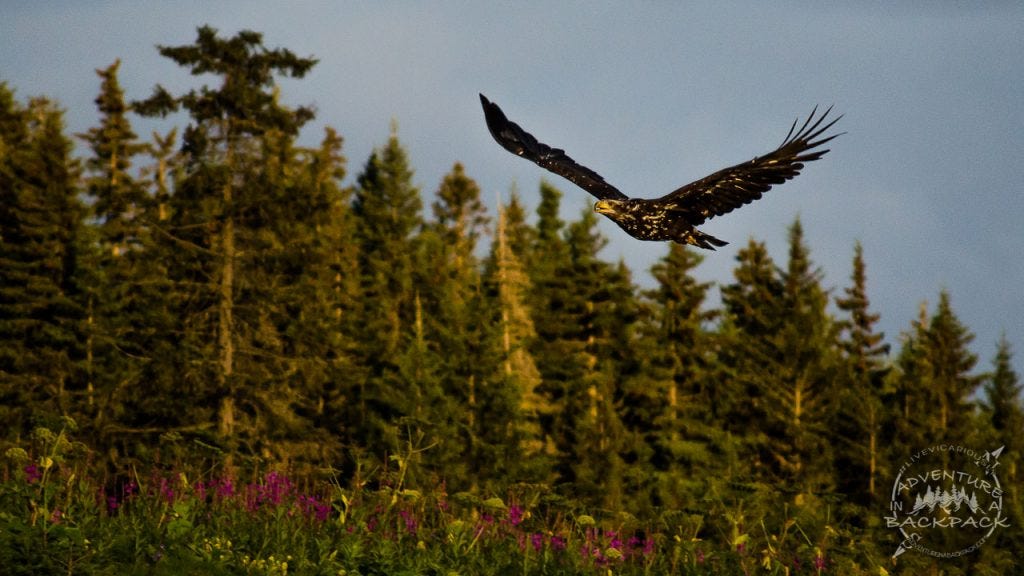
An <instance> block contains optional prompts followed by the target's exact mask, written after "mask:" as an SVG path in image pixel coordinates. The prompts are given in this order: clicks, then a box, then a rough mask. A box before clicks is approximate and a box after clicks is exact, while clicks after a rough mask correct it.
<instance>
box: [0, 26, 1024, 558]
mask: <svg viewBox="0 0 1024 576" xmlns="http://www.w3.org/2000/svg"><path fill="white" fill-rule="evenodd" d="M160 51H161V53H162V54H163V55H164V56H166V57H167V58H168V59H169V60H171V61H173V62H174V63H175V64H177V65H179V66H182V67H183V68H185V69H187V70H189V71H190V72H192V73H193V74H194V75H195V76H196V77H197V79H198V80H200V81H202V80H208V79H213V80H214V81H215V85H213V86H210V85H205V84H202V82H200V85H199V86H197V87H196V88H193V89H190V90H186V91H184V92H182V93H180V94H171V93H170V92H168V91H167V90H166V89H164V88H162V87H160V86H157V87H156V88H155V90H154V93H153V96H152V97H151V98H149V99H146V100H143V101H140V102H133V103H131V104H128V103H126V101H125V97H124V94H123V91H122V89H121V87H120V84H119V82H118V77H117V72H118V64H119V63H118V62H115V63H114V64H113V65H111V66H109V67H108V68H105V69H103V70H100V71H98V74H99V77H100V87H99V96H98V97H97V99H96V105H97V108H98V110H99V115H100V118H99V122H98V125H97V127H95V128H93V129H90V130H88V131H87V132H86V133H85V134H84V135H82V136H81V138H82V139H83V141H84V142H85V143H86V144H87V150H84V158H83V162H82V167H84V170H80V169H79V164H78V162H77V161H76V160H75V159H74V158H72V157H71V147H70V142H69V140H68V139H67V138H66V137H65V136H64V134H63V127H62V123H61V112H60V110H59V109H58V108H57V107H56V106H55V105H54V104H53V103H50V102H48V101H46V100H45V99H41V98H37V99H31V100H28V101H27V102H26V103H21V102H18V101H17V100H16V99H15V97H14V93H13V91H12V90H10V89H8V88H7V87H6V86H2V85H0V200H2V201H0V248H2V249H0V416H3V418H4V422H5V423H7V424H8V426H6V427H5V429H4V433H3V437H2V439H0V441H2V442H3V444H2V445H0V448H2V449H3V450H4V451H5V457H6V460H5V461H4V463H3V468H0V479H2V480H0V566H4V567H5V569H7V567H13V568H11V570H14V572H13V573H57V572H59V573H115V572H116V573H122V572H150V573H158V574H159V573H167V574H177V573H204V574H205V573H213V574H218V573H221V574H236V573H247V574H251V573H267V574H285V573H309V574H325V573H330V574H337V573H345V574H375V573H379V574H395V573H438V574H447V573H466V574H469V573H472V574H506V573H509V572H521V573H541V574H577V573H593V574H607V573H617V574H660V573H680V574H734V573H754V572H760V571H764V572H766V573H774V574H784V573H844V574H846V573H849V574H857V573H870V574H882V573H891V574H896V573H907V574H910V573H921V572H923V571H928V570H931V571H933V572H936V571H938V570H939V569H940V564H938V563H937V562H936V561H935V560H932V559H929V558H927V557H923V556H921V555H917V556H914V555H911V554H906V555H904V556H901V557H900V558H899V559H898V560H897V561H896V562H895V563H893V561H892V560H891V558H890V555H891V553H892V551H893V549H894V546H895V544H896V542H895V539H896V534H895V533H894V531H892V530H890V529H885V528H884V527H883V526H882V525H881V524H882V516H883V514H884V506H885V495H886V492H887V491H888V490H889V486H890V483H891V481H892V479H893V475H894V474H893V473H894V471H893V467H894V466H895V465H897V464H898V463H899V462H902V461H904V460H905V459H906V458H907V457H908V456H910V455H911V454H913V453H914V452H915V451H917V450H920V449H922V448H924V447H927V446H931V445H933V444H935V443H938V442H955V443H966V444H968V445H970V446H972V447H979V448H981V447H983V448H986V449H992V448H995V447H997V446H998V445H1000V444H1001V445H1004V446H1006V449H1005V452H1004V454H1003V456H1002V458H1001V460H1000V465H1001V466H1004V468H1002V469H1001V472H1004V471H1005V475H1004V476H1001V477H1004V478H1005V479H1006V480H1007V481H1006V499H1005V502H1006V514H1007V516H1008V518H1010V522H1011V528H1009V529H1006V530H1003V531H1001V532H1000V534H999V537H998V539H997V540H995V541H993V542H992V543H991V545H988V544H987V545H986V546H985V547H984V548H983V551H982V553H981V554H978V555H973V556H969V557H965V558H962V559H960V560H956V561H950V562H948V563H943V564H941V569H942V570H948V571H949V572H950V573H957V571H959V572H963V573H967V572H976V573H985V571H988V572H989V573H999V572H1005V571H1007V570H1009V568H1008V567H1009V566H1011V565H1012V564H1011V563H1012V558H1011V554H1010V553H1009V552H1007V551H1010V550H1017V549H1019V548H1020V545H1021V542H1024V537H1022V536H1021V535H1022V534H1024V531H1022V529H1021V527H1022V526H1024V512H1022V510H1024V506H1022V504H1021V502H1022V499H1021V495H1020V488H1019V484H1020V482H1019V479H1020V472H1019V466H1020V454H1019V451H1020V450H1021V449H1022V448H1024V445H1021V444H1020V442H1019V440H1018V439H1019V438H1021V437H1024V429H1022V427H1024V417H1022V416H1021V414H1022V413H1024V411H1022V409H1021V405H1020V385H1019V383H1018V382H1017V378H1016V374H1015V373H1014V372H1013V369H1012V362H1011V355H1010V347H1009V343H1006V342H1005V341H1004V342H1002V343H1001V344H1000V348H999V353H998V354H997V357H996V358H995V359H994V364H993V371H992V372H991V373H990V374H986V375H979V374H976V373H975V372H974V370H975V364H976V357H975V356H974V355H973V354H972V353H971V351H970V349H969V347H970V344H971V339H972V337H973V336H972V335H971V333H970V331H969V330H968V329H967V327H965V326H963V325H962V324H961V323H960V321H959V320H958V319H957V317H956V315H955V313H954V311H953V307H952V304H951V301H950V296H949V294H947V293H945V292H942V293H940V297H939V301H938V305H937V306H936V308H935V309H934V310H929V309H928V308H927V307H922V310H921V312H920V314H919V316H918V318H917V319H916V320H915V321H914V322H912V323H911V325H910V328H909V330H908V331H907V333H906V334H905V335H904V338H903V339H902V340H901V342H900V347H899V350H898V351H897V353H896V354H895V356H893V357H890V356H889V351H888V347H887V345H886V344H885V342H884V337H883V335H882V334H880V333H877V332H876V331H875V325H876V323H877V321H878V315H877V314H873V313H872V312H871V309H870V303H869V299H868V291H867V288H866V286H867V279H866V265H865V263H864V259H863V254H862V250H861V248H860V246H859V245H857V246H855V247H854V258H853V270H852V274H851V276H850V280H851V285H850V286H849V287H847V288H845V289H844V292H843V295H842V296H841V297H837V298H836V299H835V304H836V307H837V309H838V312H834V311H832V310H830V309H829V306H828V305H829V301H830V298H831V297H832V295H831V293H830V290H829V289H828V288H826V287H825V284H824V281H825V279H824V277H823V274H822V273H821V271H820V270H819V269H818V268H816V266H815V265H814V263H813V261H812V258H811V251H810V248H809V247H808V246H807V245H806V243H805V240H804V236H803V227H802V224H801V222H800V221H799V220H796V221H795V222H794V223H793V225H792V226H791V227H790V231H789V232H790V234H789V245H788V253H787V259H786V262H785V263H784V265H781V266H780V265H776V263H775V261H773V259H772V258H771V257H770V256H769V252H768V248H767V246H765V245H764V244H763V243H761V242H758V241H757V240H755V239H751V240H750V242H749V244H748V245H747V246H745V247H743V248H742V249H741V250H740V251H739V252H738V254H737V257H736V263H735V269H734V281H732V282H730V283H728V284H725V285H723V286H720V291H721V302H720V303H719V302H717V301H715V300H714V299H713V298H711V296H712V295H713V294H714V293H715V290H714V288H715V286H713V285H712V284H711V283H708V282H702V281H700V280H699V279H698V278H699V274H698V273H697V268H698V266H699V264H700V262H701V256H700V255H698V253H696V252H694V251H693V250H691V249H689V248H686V247H683V246H678V245H669V246H668V247H667V249H665V253H664V256H663V257H662V258H661V259H660V260H659V261H658V262H657V263H656V264H655V265H654V266H653V268H652V269H651V271H650V272H651V277H652V279H653V282H652V283H651V285H650V286H648V287H646V288H645V289H640V288H638V287H637V286H636V285H635V284H634V282H633V279H632V271H631V270H629V269H628V268H627V267H626V266H625V264H623V263H621V262H618V263H613V262H608V261H607V260H605V259H604V258H603V257H602V249H603V248H604V246H605V244H606V239H605V238H603V237H602V236H601V234H600V233H599V232H598V230H597V221H598V220H597V216H596V215H595V214H594V213H593V212H592V211H590V210H586V211H584V212H583V213H582V214H581V215H580V216H579V217H578V218H576V219H573V220H571V221H564V220H562V219H561V217H560V201H561V195H562V193H561V192H560V191H559V190H558V189H557V188H556V187H554V186H553V185H551V184H550V183H547V182H541V184H540V186H539V190H538V193H539V202H538V204H537V207H536V214H535V215H528V214H527V210H526V208H525V207H524V205H523V203H522V202H521V201H520V197H519V195H518V194H516V193H513V194H512V195H511V196H510V198H509V200H508V201H507V203H505V204H504V205H503V206H501V207H500V209H499V211H498V212H497V216H496V218H494V221H493V222H492V219H491V218H489V217H488V214H487V210H486V209H485V206H484V202H483V201H482V199H481V190H480V187H479V186H478V185H477V183H476V182H475V181H474V180H473V179H472V178H471V177H470V176H469V171H468V170H467V169H466V168H465V167H464V166H463V165H462V164H460V163H458V162H454V163H453V166H452V169H451V171H450V172H449V173H448V174H446V175H445V176H444V177H443V179H442V180H441V182H440V183H439V185H438V186H437V189H436V190H435V191H434V193H433V194H432V195H431V196H429V202H430V204H429V208H430V210H429V213H428V214H426V215H425V214H424V201H425V200H424V197H423V195H422V194H421V191H420V188H419V187H418V186H417V184H416V183H415V182H414V170H413V163H412V160H411V159H410V158H409V156H408V153H407V151H406V148H405V147H404V145H403V144H402V142H401V141H400V140H399V138H398V135H397V131H396V129H395V128H394V127H393V128H392V131H391V134H390V136H389V138H388V140H387V141H386V143H385V144H384V145H383V146H380V147H378V148H376V149H375V150H374V151H373V152H372V153H371V154H370V157H369V158H368V159H367V160H366V162H365V164H363V167H362V170H361V171H360V172H359V173H358V174H356V175H355V178H354V183H353V185H351V186H349V185H346V184H345V183H344V182H345V179H346V175H347V170H346V166H347V160H346V158H345V156H344V155H343V140H342V137H341V136H340V135H339V134H338V133H337V132H336V131H335V130H333V129H331V128H329V127H327V128H325V129H324V133H323V137H322V139H321V140H320V142H319V144H318V145H316V146H314V147H311V148H306V147H303V146H300V145H299V143H298V142H300V140H299V135H300V131H301V129H302V128H303V126H304V125H305V124H306V123H307V122H308V121H309V120H310V119H311V118H312V110H311V109H310V108H308V107H297V108H289V107H285V106H283V105H282V104H281V102H282V99H281V94H280V89H279V86H278V84H277V82H276V80H277V78H279V77H282V76H285V77H293V78H301V77H303V76H304V75H305V74H306V73H308V72H309V70H311V68H312V66H314V65H315V63H316V60H314V59H312V58H299V57H297V56H295V55H294V54H292V53H291V52H290V51H288V50H285V49H267V48H265V47H264V46H263V43H262V36H261V35H260V34H258V33H255V32H249V31H242V32H239V33H238V34H236V35H235V36H232V37H229V38H222V37H219V36H218V34H217V32H216V31H215V30H213V29H212V28H209V27H202V28H200V29H199V30H198V34H197V38H196V41H195V42H194V43H193V44H189V45H184V46H174V47H161V48H160ZM174 111H183V112H184V113H185V114H186V115H187V116H186V118H185V121H184V122H185V125H184V126H182V127H180V133H181V134H182V137H181V138H180V139H179V138H178V134H179V128H174V129H171V130H170V131H169V132H168V133H166V134H163V135H160V134H154V135H153V136H152V139H151V140H150V141H148V142H143V141H140V140H139V138H138V137H137V135H136V134H135V132H134V130H133V128H132V124H131V115H132V114H133V113H134V114H140V115H144V116H152V115H158V116H159V115H166V114H169V113H171V112H174ZM179 140H180V141H179ZM492 224H493V225H494V226H493V228H491V226H492ZM488 240H489V241H490V243H489V246H488V245H485V243H486V242H487V241H488ZM645 247H647V248H652V249H658V247H657V246H656V245H653V244H652V245H650V246H645ZM983 381H984V382H985V383H986V386H985V389H984V392H985V394H984V401H983V402H981V403H978V402H977V400H979V398H977V397H976V396H975V393H976V390H977V388H978V386H979V384H980V383H981V382H983ZM72 437H74V438H78V439H81V442H79V441H78V440H73V439H72ZM243 479H245V481H243Z"/></svg>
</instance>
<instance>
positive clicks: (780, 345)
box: [766, 218, 839, 492]
mask: <svg viewBox="0 0 1024 576" xmlns="http://www.w3.org/2000/svg"><path fill="white" fill-rule="evenodd" d="M782 282H783V299H782V302H783V309H784V310H785V313H784V315H783V318H782V326H781V330H780V332H779V333H778V334H777V337H776V339H775V348H776V349H777V350H778V353H779V356H778V357H779V358H780V362H779V366H780V368H781V370H780V372H779V374H778V380H777V381H776V379H767V380H766V382H770V383H772V386H771V387H770V388H768V389H767V392H768V394H769V395H770V396H771V397H773V400H774V406H773V408H772V410H771V411H770V417H771V420H774V422H775V424H776V425H777V426H778V428H777V430H778V432H779V433H780V434H781V438H780V440H781V442H778V443H776V448H775V449H774V450H773V452H774V454H773V456H774V459H775V461H776V462H777V463H778V464H779V469H780V471H782V472H783V477H784V478H788V479H790V480H792V481H793V482H794V484H795V486H794V487H795V488H802V489H804V490H808V491H810V492H820V491H821V490H823V489H831V482H832V477H831V470H832V462H831V446H830V445H829V442H828V440H827V439H826V436H827V432H828V427H827V423H828V422H829V421H830V420H831V416H832V411H833V410H834V409H835V403H834V401H833V399H834V394H835V381H836V377H837V375H838V373H839V364H838V350H837V348H838V340H837V330H836V325H835V323H834V322H833V321H832V318H831V316H830V315H829V314H828V311H827V309H826V307H827V305H828V293H827V292H826V291H825V290H824V289H823V288H822V287H821V271H820V270H819V269H817V268H815V267H814V265H813V263H812V262H811V259H810V251H809V249H808V247H807V245H806V243H805V242H804V237H803V226H802V224H801V222H800V220H799V218H798V219H796V220H795V221H794V222H793V224H792V225H791V226H790V228H789V260H788V262H787V266H786V270H785V271H784V272H783V274H782ZM776 383H777V384H780V385H779V386H777V387H776V386H775V384H776Z"/></svg>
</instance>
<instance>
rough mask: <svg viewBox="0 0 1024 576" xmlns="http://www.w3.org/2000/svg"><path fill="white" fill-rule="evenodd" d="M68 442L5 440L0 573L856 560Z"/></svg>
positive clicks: (777, 564) (770, 534)
mask: <svg viewBox="0 0 1024 576" xmlns="http://www.w3.org/2000/svg"><path fill="white" fill-rule="evenodd" d="M74 453H75V449H73V443H72V442H70V441H69V440H68V438H67V435H66V433H65V431H61V432H59V433H57V434H54V433H52V432H49V433H42V432H40V433H38V434H36V435H34V442H33V445H32V446H30V447H28V448H27V449H26V448H21V447H14V448H10V449H8V450H7V451H6V452H5V456H6V459H5V462H4V464H5V466H6V468H5V470H6V471H5V472H3V475H2V476H0V561H2V562H3V565H4V566H11V567H13V568H12V569H10V570H11V571H10V573H11V574H15V575H16V574H32V573H53V572H57V573H68V572H78V571H82V572H90V571H92V572H104V571H106V572H110V571H114V572H133V571H137V570H136V569H138V570H143V571H149V572H152V573H166V574H170V573H181V572H191V573H214V572H217V573H247V574H282V575H283V574H302V573H310V574H313V573H317V574H319V573H331V574H342V573H344V574H352V573H394V572H438V573H447V572H450V571H456V572H459V573H473V574H503V573H509V572H518V573H538V574H545V573H549V574H580V573H583V574H586V573H590V574H608V573H613V574H656V573H679V574H731V573H742V572H747V573H754V572H756V571H764V570H767V571H768V573H786V572H789V573H793V574H797V573H812V574H827V573H857V572H858V570H856V566H855V565H851V564H850V563H849V562H847V563H846V564H845V565H843V564H842V563H841V560H842V557H841V554H842V550H841V547H839V546H837V542H836V540H837V535H836V532H835V530H833V529H832V528H830V527H829V526H828V525H827V524H825V525H823V526H821V527H820V528H819V527H813V526H809V527H807V528H806V529H805V528H802V527H801V526H800V525H798V524H797V521H796V520H793V519H790V520H787V521H785V523H783V524H782V525H781V526H782V527H781V529H778V530H774V531H772V530H770V529H769V528H768V524H766V523H764V522H762V523H761V527H762V530H761V532H762V533H763V534H758V533H757V532H750V531H748V529H747V526H749V525H750V521H749V518H745V517H744V516H743V514H740V513H729V514H725V513H723V512H721V511H718V512H716V513H717V514H718V515H719V517H720V518H723V519H727V520H724V521H721V522H719V523H718V524H717V526H718V528H717V530H720V531H721V533H722V536H724V537H723V538H715V529H713V528H710V527H708V523H709V520H708V517H706V516H696V517H693V518H690V517H685V516H683V517H681V516H678V515H674V516H673V515H666V516H664V517H663V518H661V519H658V520H655V521H653V522H650V521H648V522H644V521H639V520H637V519H635V518H632V517H631V516H630V515H628V514H623V513H617V514H615V513H607V512H602V513H600V514H598V513H589V514H587V513H581V511H580V510H578V509H577V508H575V507H574V506H573V505H572V504H571V503H567V502H566V501H564V500H561V499H557V498H547V495H548V494H549V491H548V490H547V489H546V488H543V487H530V488H522V487H520V488H516V489H514V490H511V491H510V493H509V494H508V495H507V496H506V497H507V503H506V500H505V499H502V498H498V497H493V496H492V497H489V498H480V497H479V496H477V495H475V494H471V493H465V492H463V493H457V494H452V495H449V494H448V492H447V487H446V485H445V484H444V483H440V484H438V485H437V486H435V487H433V488H429V487H428V488H422V487H421V488H420V489H410V488H408V487H404V486H403V485H402V483H400V482H384V481H382V482H380V483H379V486H380V487H379V488H377V489H367V488H361V487H359V485H357V486H356V487H354V488H352V487H346V486H344V485H343V484H342V482H341V481H339V480H337V479H336V478H321V479H319V480H315V479H311V478H307V477H298V476H294V475H292V474H290V473H289V472H288V471H287V470H276V469H272V470H269V471H265V472H262V473H260V474H258V475H254V474H252V473H250V475H249V476H244V475H240V474H238V473H216V471H214V472H207V473H205V474H199V473H196V472H195V471H194V470H192V469H186V468H182V469H180V470H156V471H153V472H150V473H148V474H138V473H136V472H135V471H128V472H126V473H125V474H124V475H123V476H120V477H115V478H113V479H110V478H102V477H101V478H95V477H92V476H91V474H90V470H89V468H88V463H89V458H85V457H80V456H83V455H85V456H87V455H88V454H87V452H81V451H80V450H79V453H78V454H77V456H79V457H74V456H75V454H74ZM207 470H209V469H207ZM213 470H216V468H214V469H213ZM688 518H690V519H688ZM810 533H820V534H822V536H821V537H819V538H817V539H811V538H810V537H809V536H808V534H810ZM796 535H799V537H797V536H796ZM161 567H163V568H161ZM872 573H878V572H877V569H876V570H875V571H872Z"/></svg>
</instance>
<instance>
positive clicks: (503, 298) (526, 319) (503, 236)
mask: <svg viewBox="0 0 1024 576" xmlns="http://www.w3.org/2000/svg"><path fill="white" fill-rule="evenodd" d="M517 211H518V212H517ZM509 214H511V215H513V216H515V217H516V218H517V219H516V220H513V221H512V222H510V223H509V222H507V221H508V217H507V215H509ZM510 228H511V230H510ZM526 229H528V228H527V227H526V225H525V222H524V221H523V220H522V212H521V207H520V206H519V204H518V198H517V197H516V195H515V194H513V195H512V197H511V199H510V200H509V203H508V205H506V206H499V209H498V225H497V229H496V231H495V239H494V242H493V243H492V244H491V253H490V257H489V258H488V262H487V267H486V271H485V284H486V285H487V286H488V292H489V293H488V298H489V300H490V301H491V302H493V305H492V306H491V310H492V314H493V316H492V317H491V318H490V319H489V322H490V323H491V324H492V325H494V326H496V328H497V330H494V331H492V332H491V338H492V344H491V348H493V349H495V350H496V352H497V354H496V355H497V357H498V358H500V363H499V365H498V366H497V371H496V373H495V374H494V375H493V376H492V377H491V379H490V380H491V382H492V386H493V387H494V388H495V389H501V390H504V391H505V393H506V394H507V395H508V396H509V397H511V399H512V400H513V402H514V405H513V406H511V407H510V411H511V412H512V418H511V424H512V428H511V429H510V430H509V438H508V443H509V446H507V448H506V454H518V455H520V456H521V457H520V458H514V459H513V458H508V459H507V460H509V461H510V462H516V463H518V464H519V466H518V468H519V469H518V470H512V471H510V474H512V475H513V477H516V476H519V477H522V478H524V479H528V480H533V481H537V480H541V479H543V478H545V476H546V474H545V473H544V472H543V471H542V470H540V466H534V465H532V464H539V463H540V462H541V461H542V459H543V456H544V454H545V452H546V451H547V449H548V447H549V446H550V445H549V441H548V440H549V439H547V438H545V435H544V432H543V430H542V428H541V425H540V420H541V416H542V415H544V414H547V413H549V406H548V404H547V403H546V402H544V399H543V398H542V397H541V396H540V395H539V394H538V392H537V387H538V386H539V385H540V382H541V376H540V371H539V370H538V368H537V364H536V362H534V359H533V355H532V354H530V345H531V344H532V343H533V341H534V339H535V338H536V337H537V332H536V330H535V329H534V324H533V320H532V318H531V311H530V308H529V306H528V305H527V299H528V297H529V294H530V290H531V288H532V284H531V282H530V278H529V277H528V276H527V274H526V271H525V269H524V266H523V264H522V260H521V252H520V250H526V249H527V248H528V246H527V245H526V244H525V243H523V244H520V247H519V248H518V250H517V248H516V244H515V243H514V242H513V241H512V240H513V239H514V238H515V237H516V232H515V231H516V230H519V231H520V232H519V233H520V234H522V230H526ZM524 460H525V461H524Z"/></svg>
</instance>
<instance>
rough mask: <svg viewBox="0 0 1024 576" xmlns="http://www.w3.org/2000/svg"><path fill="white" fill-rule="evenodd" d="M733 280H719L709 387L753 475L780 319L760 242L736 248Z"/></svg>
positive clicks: (770, 266)
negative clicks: (715, 383) (713, 372)
mask: <svg viewBox="0 0 1024 576" xmlns="http://www.w3.org/2000/svg"><path fill="white" fill-rule="evenodd" d="M736 262H737V265H736V267H735V268H734V269H733V277H734V278H735V280H734V282H732V283H730V284H727V285H725V286H722V288H721V292H722V305H723V312H724V313H723V317H722V321H721V323H720V326H719V330H718V334H717V335H716V340H717V351H718V362H717V363H716V366H715V369H716V370H717V371H718V374H717V375H716V380H717V381H718V382H719V385H718V386H715V387H714V388H713V389H712V390H711V402H710V405H711V410H712V411H713V413H714V416H715V418H716V419H717V420H718V421H719V422H722V423H723V426H724V427H725V428H726V430H727V431H728V432H729V433H731V434H732V435H733V436H734V437H735V438H736V443H737V444H740V446H738V447H737V450H738V451H739V453H740V455H741V457H743V458H746V459H748V461H752V462H753V464H754V466H753V468H752V469H753V470H755V471H757V476H760V475H761V474H763V473H764V472H763V470H764V469H765V467H766V466H767V465H768V464H767V460H768V458H769V457H768V455H767V454H766V453H765V452H766V451H767V450H768V447H767V446H766V445H767V443H768V439H767V436H766V435H765V433H764V430H766V428H767V422H766V418H767V414H766V412H767V410H768V409H769V405H768V402H769V399H768V398H767V395H766V393H765V391H766V384H765V383H764V382H763V380H764V379H765V378H769V377H774V376H775V375H776V374H777V373H778V371H779V369H778V367H777V364H778V362H779V361H780V359H779V358H778V351H777V350H776V349H774V347H773V341H774V340H773V339H774V338H775V337H776V336H777V334H778V332H779V331H780V329H781V328H780V327H781V323H782V298H783V283H782V280H781V279H780V278H779V275H778V272H777V270H776V265H775V262H774V260H772V258H771V256H770V255H769V254H768V249H767V247H766V246H765V245H764V243H762V242H756V241H754V240H753V239H751V240H750V241H749V242H748V244H747V246H745V247H744V248H742V249H740V250H739V251H738V252H737V253H736Z"/></svg>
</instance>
